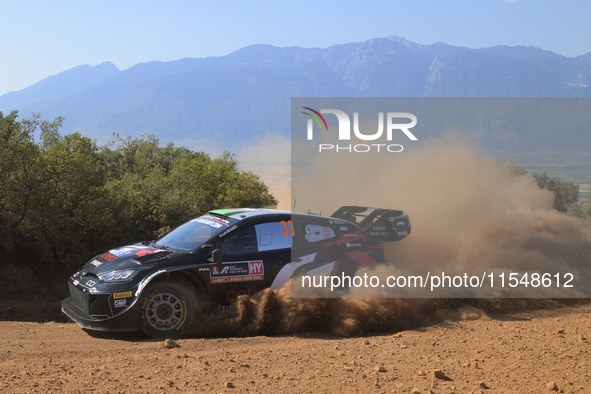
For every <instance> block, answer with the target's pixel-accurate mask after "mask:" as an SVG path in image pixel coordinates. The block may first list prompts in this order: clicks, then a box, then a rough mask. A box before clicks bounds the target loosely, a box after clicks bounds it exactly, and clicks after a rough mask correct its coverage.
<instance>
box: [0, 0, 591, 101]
mask: <svg viewBox="0 0 591 394" xmlns="http://www.w3.org/2000/svg"><path fill="white" fill-rule="evenodd" d="M0 13H1V15H2V17H1V21H0V37H1V38H2V52H1V53H2V55H1V56H0V75H1V76H2V77H1V78H0V95H2V94H4V93H6V92H8V91H12V90H21V89H24V88H25V87H27V86H29V85H31V84H33V83H35V82H37V81H39V80H41V79H43V78H45V77H47V76H49V75H53V74H57V73H59V72H61V71H64V70H67V69H69V68H72V67H75V66H78V65H81V64H90V65H93V66H94V65H97V64H99V63H102V62H104V61H111V62H113V63H114V64H115V65H116V66H117V67H118V68H119V69H121V70H123V69H126V68H129V67H131V66H133V65H134V64H137V63H142V62H148V61H151V60H162V61H170V60H176V59H180V58H183V57H205V56H220V55H225V54H228V53H230V52H233V51H235V50H237V49H239V48H242V47H245V46H247V45H251V44H271V45H275V46H301V47H320V48H323V47H327V46H330V45H334V44H343V43H347V42H361V41H365V40H368V39H370V38H376V37H385V36H388V35H393V34H395V35H399V36H402V37H405V38H407V39H409V40H411V41H414V42H417V43H420V44H432V43H434V42H437V41H441V42H445V43H447V44H450V45H460V46H467V47H471V48H482V47H489V46H495V45H533V46H537V47H540V48H543V49H547V50H551V51H554V52H556V53H558V54H561V55H565V56H571V57H576V56H578V55H582V54H585V53H587V52H590V51H591V28H589V26H590V23H589V22H590V19H589V17H590V15H591V1H589V0H572V1H558V0H404V1H397V0H389V1H375V0H365V1H363V2H361V1H348V0H340V1H333V2H327V1H306V0H304V1H298V2H278V1H255V2H245V1H232V0H230V1H222V2H212V1H209V2H205V1H198V0H177V1H172V2H170V3H165V2H163V1H161V0H160V1H152V0H142V1H138V0H125V1H112V0H103V1H95V2H87V1H80V0H76V1H69V0H52V1H47V2H45V1H38V0H35V1H32V0H21V1H10V2H4V3H3V4H2V6H1V7H0Z"/></svg>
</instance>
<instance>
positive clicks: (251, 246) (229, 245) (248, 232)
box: [222, 226, 258, 254]
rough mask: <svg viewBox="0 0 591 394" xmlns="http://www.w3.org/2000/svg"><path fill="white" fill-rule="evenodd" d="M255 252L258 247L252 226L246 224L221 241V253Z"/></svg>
mask: <svg viewBox="0 0 591 394" xmlns="http://www.w3.org/2000/svg"><path fill="white" fill-rule="evenodd" d="M256 252H258V248H257V236H256V233H255V230H254V226H248V227H246V228H243V229H242V230H239V231H236V232H235V233H233V234H230V236H229V237H228V238H226V239H224V240H223V241H222V253H223V254H245V253H256Z"/></svg>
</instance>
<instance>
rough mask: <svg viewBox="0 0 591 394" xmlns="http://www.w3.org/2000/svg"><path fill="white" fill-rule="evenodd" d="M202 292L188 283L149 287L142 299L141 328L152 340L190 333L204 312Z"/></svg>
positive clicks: (139, 322) (139, 320) (161, 284)
mask: <svg viewBox="0 0 591 394" xmlns="http://www.w3.org/2000/svg"><path fill="white" fill-rule="evenodd" d="M198 301H199V298H198V292H197V291H196V289H195V288H194V287H193V286H191V285H190V284H187V283H184V282H172V283H156V284H154V285H151V286H148V288H147V289H146V290H145V291H144V293H143V296H142V299H141V305H142V307H141V309H140V316H139V319H138V326H139V328H140V329H141V330H142V331H143V332H144V333H145V334H146V335H148V336H150V337H152V338H161V337H168V336H173V335H175V336H176V335H180V334H186V333H188V332H190V330H191V329H192V328H194V327H195V321H196V320H197V318H199V315H200V314H201V313H202V311H203V310H204V309H203V305H199V302H198Z"/></svg>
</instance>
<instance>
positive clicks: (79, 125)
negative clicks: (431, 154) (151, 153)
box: [0, 36, 591, 143]
mask: <svg viewBox="0 0 591 394" xmlns="http://www.w3.org/2000/svg"><path fill="white" fill-rule="evenodd" d="M81 75H85V76H86V77H81ZM82 82H83V83H82ZM590 83H591V52H590V53H587V54H585V55H582V56H578V57H576V58H568V57H564V56H561V55H557V54H555V53H553V52H550V51H546V50H543V49H539V48H535V47H526V46H516V47H508V46H497V47H492V48H480V49H470V48H465V47H456V46H451V45H447V44H444V43H435V44H431V45H422V44H417V43H414V42H411V41H408V40H406V39H404V38H402V37H398V36H389V37H386V38H376V39H372V40H368V41H365V42H362V43H348V44H342V45H334V46H331V47H328V48H301V47H286V48H278V47H274V46H271V45H252V46H248V47H245V48H242V49H240V50H238V51H236V52H233V53H231V54H229V55H226V56H220V57H207V58H184V59H180V60H177V61H172V62H158V61H154V62H149V63H141V64H137V65H135V66H133V67H131V68H129V69H126V70H123V71H119V70H117V69H116V67H115V66H114V65H113V64H112V63H108V62H107V63H103V64H101V65H98V66H95V67H90V66H79V67H76V68H74V69H71V70H67V71H64V72H63V73H60V74H57V75H55V76H52V77H48V78H46V79H44V80H42V81H40V82H38V83H36V84H34V85H32V86H30V87H28V88H26V89H23V90H22V91H20V92H11V93H7V94H5V95H3V96H1V97H0V110H1V111H3V112H5V113H6V112H8V111H10V110H12V109H18V110H19V111H20V114H21V116H22V117H27V116H28V114H29V113H30V112H41V113H42V114H43V116H44V118H49V119H51V118H53V117H55V116H60V115H61V116H65V117H66V120H65V123H64V131H65V132H71V131H74V130H79V131H81V132H82V133H83V134H84V135H88V136H90V137H93V138H99V137H101V136H104V135H110V134H111V133H112V132H119V133H122V134H131V135H136V134H138V133H141V132H150V133H154V134H156V135H157V136H159V137H161V138H163V139H166V140H178V139H187V138H193V139H219V138H220V137H222V136H223V138H224V140H231V141H233V142H235V143H237V142H239V141H242V140H248V139H252V138H253V136H256V135H259V134H261V133H265V132H275V133H281V134H284V135H287V133H288V132H289V127H290V125H289V116H290V115H289V114H290V99H291V97H324V96H331V97H338V96H359V97H372V96H373V97H573V96H574V97H589V96H591V88H590V87H589V85H590Z"/></svg>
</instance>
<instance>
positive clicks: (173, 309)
mask: <svg viewBox="0 0 591 394" xmlns="http://www.w3.org/2000/svg"><path fill="white" fill-rule="evenodd" d="M410 228H411V226H410V219H409V217H408V215H407V214H406V213H405V212H403V211H398V210H388V209H376V208H366V207H358V206H345V207H342V208H340V209H339V210H337V211H336V212H335V213H334V214H333V215H332V216H331V217H323V216H318V215H314V214H301V213H293V212H287V211H278V210H272V209H248V208H245V209H222V210H216V211H211V212H209V213H208V214H207V215H204V216H201V217H198V218H196V219H193V220H190V221H189V222H187V223H185V224H183V225H181V226H179V227H177V228H176V229H174V230H172V231H171V232H170V233H168V234H166V235H164V236H162V237H160V238H158V239H157V240H155V241H152V242H143V243H138V244H135V245H129V246H124V247H121V248H117V249H113V250H110V251H108V252H106V253H103V254H100V255H98V256H96V257H94V258H93V259H92V260H90V261H89V262H88V263H87V264H86V265H85V266H84V267H83V268H82V270H81V271H79V272H77V273H75V274H74V275H73V276H72V277H70V279H69V280H68V287H69V291H70V297H68V298H66V299H65V300H63V301H62V311H63V312H64V313H65V314H66V315H68V316H69V317H70V318H71V319H72V320H74V321H75V322H76V323H78V324H79V325H80V326H82V327H84V328H87V329H92V330H105V331H135V330H137V329H138V327H139V328H140V329H141V330H142V331H143V332H145V333H146V334H148V335H149V336H152V337H161V336H169V335H173V334H179V333H182V332H185V331H187V330H189V329H191V327H193V326H194V325H197V324H198V323H199V318H200V316H203V315H204V314H210V313H217V314H219V313H222V312H224V311H228V310H230V309H231V307H232V302H233V301H234V300H235V299H236V298H237V297H238V296H240V295H242V294H247V295H252V294H253V293H255V292H256V291H259V290H262V289H265V288H269V287H271V288H274V289H279V288H281V287H282V286H283V285H284V284H285V283H287V281H288V280H289V279H290V278H291V277H292V276H294V275H301V274H310V275H340V274H341V273H343V272H344V273H346V274H347V275H353V274H354V273H355V271H356V270H357V269H358V268H359V267H360V266H365V267H372V266H375V265H377V264H380V263H383V262H384V248H383V246H382V244H381V243H382V242H392V241H398V240H400V239H402V238H404V237H405V236H407V235H408V234H410Z"/></svg>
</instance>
